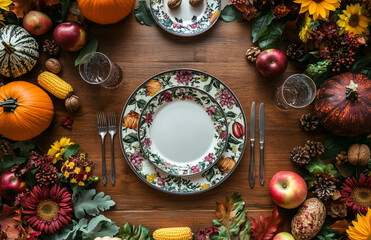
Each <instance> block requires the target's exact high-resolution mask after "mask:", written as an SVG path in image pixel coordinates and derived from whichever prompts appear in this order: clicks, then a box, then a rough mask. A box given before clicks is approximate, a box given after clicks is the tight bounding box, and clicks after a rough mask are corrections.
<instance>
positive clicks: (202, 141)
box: [138, 87, 228, 176]
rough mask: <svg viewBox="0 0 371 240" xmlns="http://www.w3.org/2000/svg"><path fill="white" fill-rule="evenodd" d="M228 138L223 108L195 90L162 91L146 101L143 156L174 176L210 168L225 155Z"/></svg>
mask: <svg viewBox="0 0 371 240" xmlns="http://www.w3.org/2000/svg"><path fill="white" fill-rule="evenodd" d="M227 136H228V126H227V119H226V117H225V114H224V112H223V109H222V107H221V106H220V105H219V104H218V102H217V101H216V100H215V99H214V98H212V97H211V96H210V95H209V94H207V93H206V92H204V91H202V90H200V89H198V88H193V87H173V88H170V89H167V90H164V91H162V92H161V93H159V94H157V95H156V96H155V97H153V98H152V99H151V100H149V102H148V103H147V105H146V106H145V107H144V110H143V111H142V113H141V115H140V118H139V126H138V138H139V143H140V147H141V150H142V153H143V155H144V156H145V157H146V158H147V159H148V160H149V161H150V162H151V163H152V164H153V165H154V166H155V167H157V168H158V169H160V170H162V171H164V172H166V173H168V174H171V175H175V176H190V175H194V174H198V173H200V172H204V171H206V170H207V169H209V168H210V167H212V166H213V165H214V164H215V163H216V161H217V160H218V159H219V158H220V156H221V155H222V153H223V152H224V149H225V147H226V145H227ZM195 170H197V171H195Z"/></svg>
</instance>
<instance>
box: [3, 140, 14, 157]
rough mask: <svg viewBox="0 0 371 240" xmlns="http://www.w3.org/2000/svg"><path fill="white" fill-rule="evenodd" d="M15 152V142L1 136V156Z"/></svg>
mask: <svg viewBox="0 0 371 240" xmlns="http://www.w3.org/2000/svg"><path fill="white" fill-rule="evenodd" d="M12 154H13V143H12V142H11V141H10V140H9V139H7V138H4V137H2V136H0V157H3V156H8V155H12Z"/></svg>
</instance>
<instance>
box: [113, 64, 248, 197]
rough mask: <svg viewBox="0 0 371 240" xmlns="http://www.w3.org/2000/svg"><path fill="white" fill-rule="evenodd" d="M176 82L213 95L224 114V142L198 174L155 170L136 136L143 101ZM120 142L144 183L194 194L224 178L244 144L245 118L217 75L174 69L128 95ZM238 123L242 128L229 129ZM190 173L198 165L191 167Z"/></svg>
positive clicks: (243, 148) (169, 190)
mask: <svg viewBox="0 0 371 240" xmlns="http://www.w3.org/2000/svg"><path fill="white" fill-rule="evenodd" d="M177 86H183V87H184V86H191V87H194V88H198V89H201V90H203V91H205V92H207V93H208V94H209V95H211V96H212V97H213V98H214V99H216V100H217V101H218V103H219V105H220V106H221V107H222V108H223V111H224V113H225V115H226V118H227V124H228V136H227V139H228V143H227V147H226V148H225V151H224V153H223V154H222V156H221V157H220V159H219V161H218V163H217V164H215V165H214V166H213V167H211V168H210V169H209V170H207V171H205V172H204V173H202V174H196V175H192V176H184V177H179V176H173V175H170V174H167V173H165V172H163V171H160V170H158V169H157V168H156V167H154V166H153V165H152V163H150V161H149V160H148V159H147V158H146V157H145V156H144V155H143V153H142V151H141V149H140V143H139V139H138V133H137V128H138V123H139V118H140V115H141V113H142V111H143V109H144V107H145V106H146V104H147V103H148V102H149V101H150V100H151V99H152V98H153V96H155V95H156V94H157V93H160V92H162V91H164V90H167V89H169V88H172V87H177ZM120 123H121V131H119V133H120V139H121V141H120V143H121V148H122V151H123V154H124V156H125V158H126V161H127V163H128V164H129V166H130V167H131V168H132V170H133V171H134V173H135V174H136V175H137V176H138V177H139V178H140V179H142V180H143V181H144V182H145V183H147V184H148V185H150V186H151V187H154V188H156V189H158V190H161V191H164V192H167V193H172V194H196V193H201V192H204V191H207V190H209V189H212V188H214V187H216V186H218V185H219V184H220V183H222V182H223V181H225V180H226V179H227V178H228V177H229V176H230V175H231V173H232V172H233V171H234V170H235V169H236V167H237V165H238V163H239V162H240V161H241V159H242V156H243V153H244V151H245V145H246V140H247V138H246V131H245V129H246V119H245V115H244V113H243V110H242V107H241V105H240V103H239V102H238V100H237V98H236V96H235V95H234V94H233V93H232V91H231V90H230V89H229V88H228V87H227V86H226V85H225V84H224V83H222V82H221V81H220V80H219V79H217V78H215V77H213V76H211V75H209V74H207V73H204V72H201V71H197V70H190V69H177V70H170V71H167V72H163V73H159V74H157V75H155V76H153V77H151V78H149V79H148V80H146V81H145V82H144V83H143V84H141V85H140V86H139V87H138V88H137V89H136V90H135V91H134V92H133V93H132V95H131V96H130V97H129V99H128V101H127V102H126V104H125V107H124V109H123V111H122V114H121V121H120ZM233 125H238V126H239V129H240V130H242V131H239V132H233V130H232V126H233ZM193 171H194V173H197V172H199V169H197V168H196V169H194V170H193Z"/></svg>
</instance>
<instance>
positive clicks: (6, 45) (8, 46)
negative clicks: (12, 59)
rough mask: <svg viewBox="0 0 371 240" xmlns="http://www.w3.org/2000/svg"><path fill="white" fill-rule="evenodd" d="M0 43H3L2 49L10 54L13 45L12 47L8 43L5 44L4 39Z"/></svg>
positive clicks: (12, 50)
mask: <svg viewBox="0 0 371 240" xmlns="http://www.w3.org/2000/svg"><path fill="white" fill-rule="evenodd" d="M1 43H2V44H3V45H4V49H5V51H6V52H7V53H9V54H10V53H13V52H14V47H12V46H10V45H9V44H7V43H6V42H4V40H2V41H1Z"/></svg>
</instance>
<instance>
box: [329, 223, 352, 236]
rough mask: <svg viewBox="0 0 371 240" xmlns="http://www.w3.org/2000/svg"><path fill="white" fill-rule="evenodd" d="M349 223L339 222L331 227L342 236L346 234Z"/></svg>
mask: <svg viewBox="0 0 371 240" xmlns="http://www.w3.org/2000/svg"><path fill="white" fill-rule="evenodd" d="M348 227H349V223H348V221H347V220H345V219H343V220H338V221H336V222H335V223H334V224H332V225H331V226H330V228H331V229H332V230H335V231H338V232H339V233H340V234H344V233H345V231H346V230H347V229H348Z"/></svg>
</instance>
